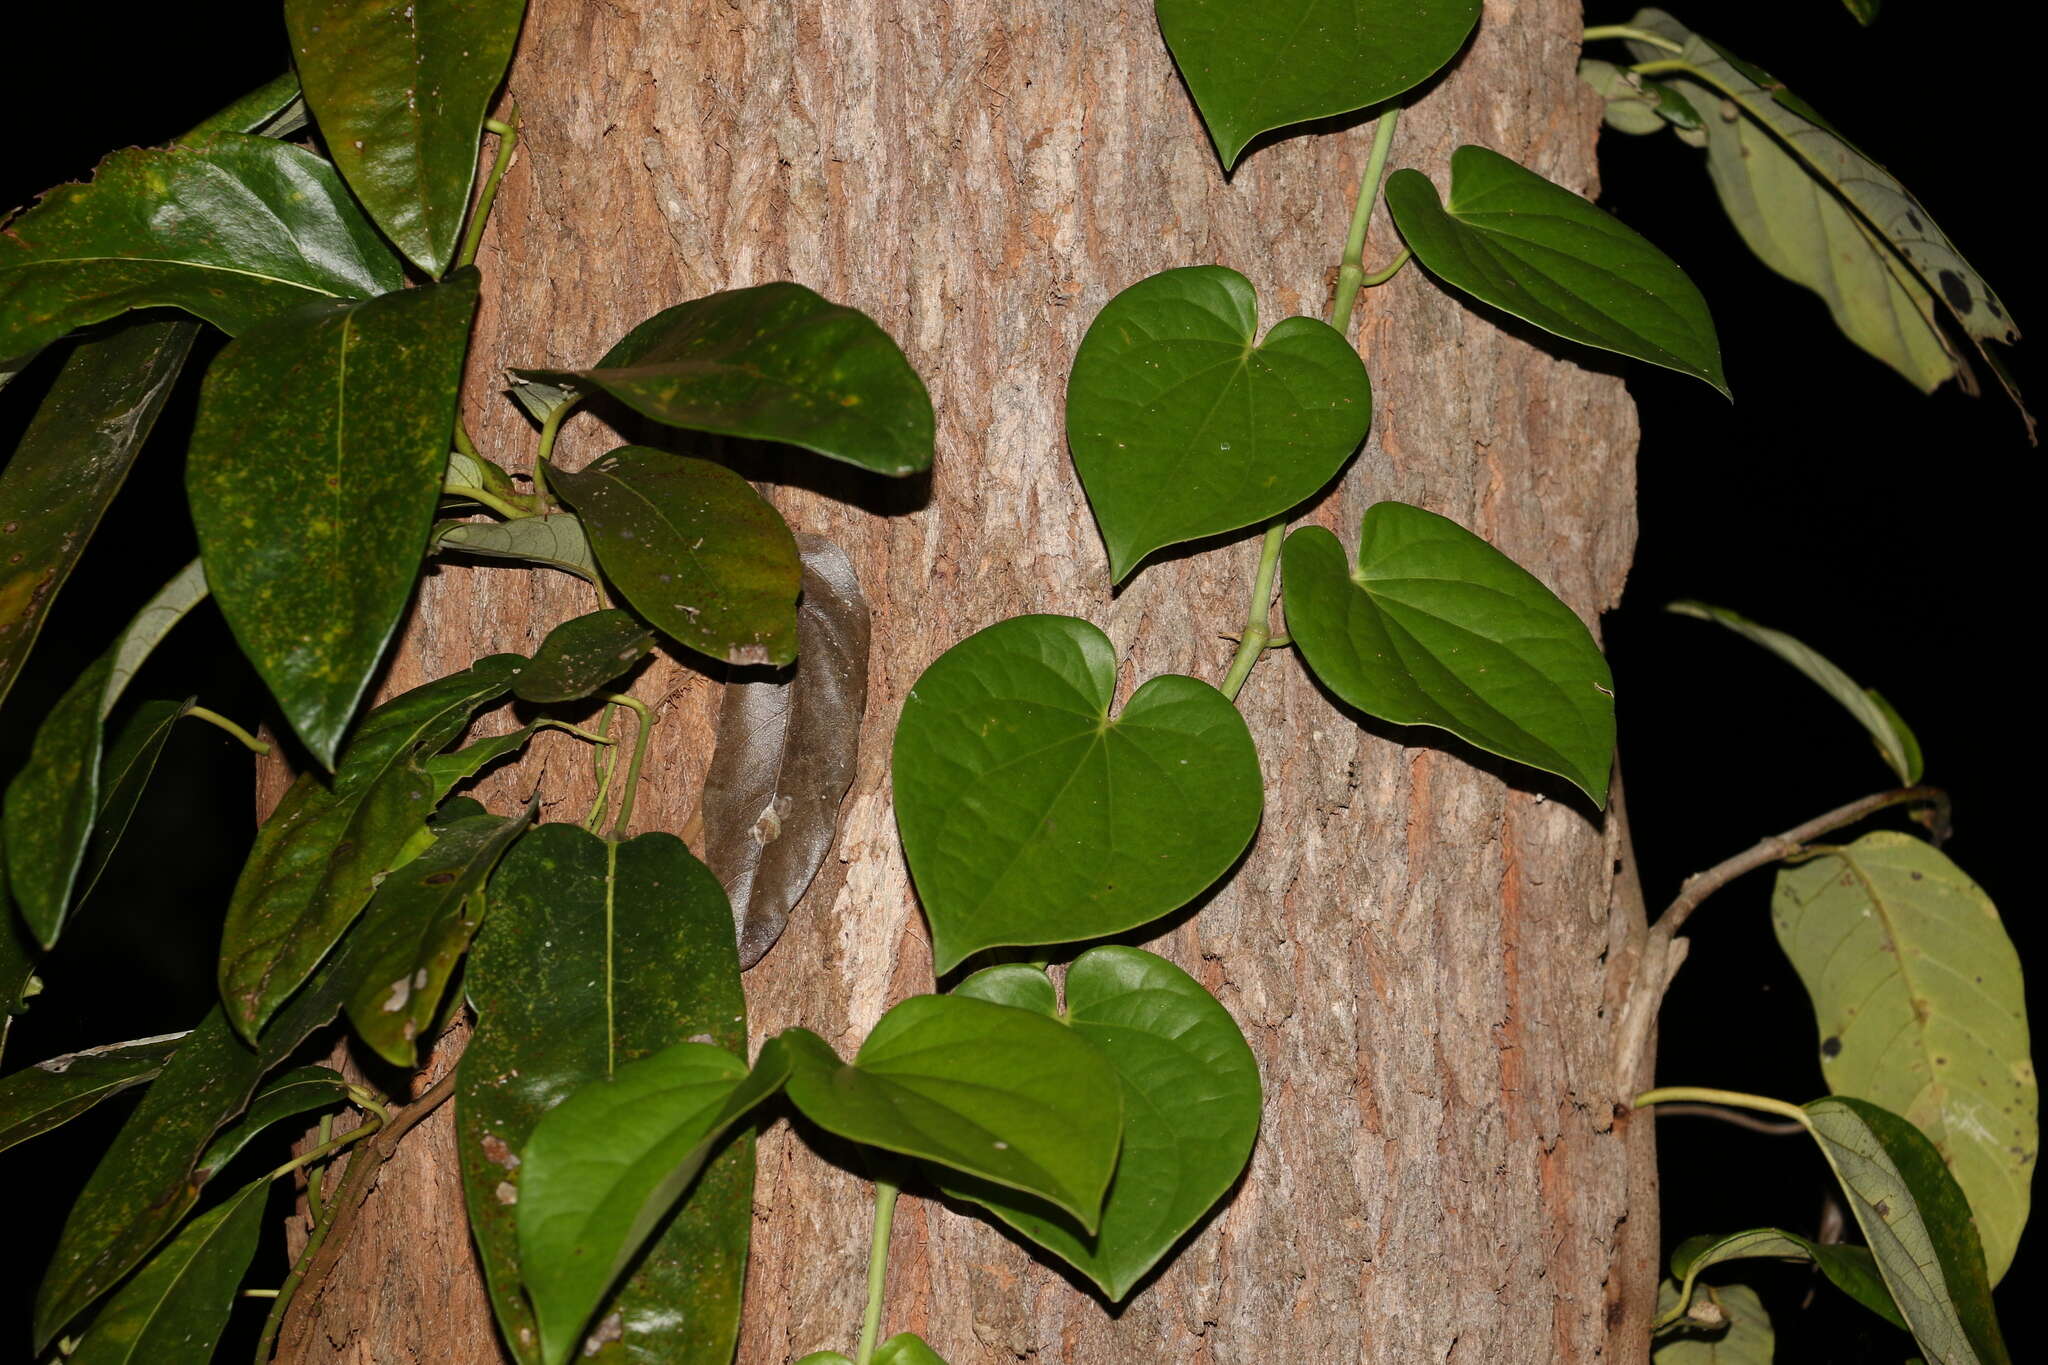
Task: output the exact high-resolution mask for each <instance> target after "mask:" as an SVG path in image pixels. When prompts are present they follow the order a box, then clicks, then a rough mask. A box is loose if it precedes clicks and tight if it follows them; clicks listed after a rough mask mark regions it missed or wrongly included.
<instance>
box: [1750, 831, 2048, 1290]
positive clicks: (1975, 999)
mask: <svg viewBox="0 0 2048 1365" xmlns="http://www.w3.org/2000/svg"><path fill="white" fill-rule="evenodd" d="M1771 922H1772V927H1773V928H1775V929H1776V931H1777V935H1778V943H1779V945H1780V946H1782V947H1783V948H1784V950H1785V956H1786V957H1788V958H1790V959H1791V962H1792V966H1793V968H1794V969H1795V970H1796V971H1797V972H1798V973H1799V979H1800V981H1801V982H1802V983H1804V985H1805V986H1806V991H1807V994H1808V995H1809V996H1811V997H1812V998H1813V1010H1814V1015H1815V1018H1816V1020H1817V1022H1818V1024H1819V1030H1820V1037H1821V1043H1820V1065H1821V1074H1822V1075H1823V1077H1825V1078H1826V1081H1827V1086H1828V1089H1829V1090H1830V1091H1831V1092H1833V1093H1835V1094H1837V1095H1854V1096H1856V1097H1857V1098H1859V1099H1862V1100H1867V1101H1869V1102H1870V1103H1872V1104H1878V1105H1883V1106H1884V1107H1885V1108H1886V1109H1889V1110H1892V1111H1894V1112H1896V1113H1899V1114H1902V1115H1904V1116H1905V1118H1906V1119H1907V1120H1908V1121H1909V1122H1911V1123H1912V1124H1914V1125H1915V1126H1916V1127H1917V1128H1918V1129H1919V1130H1920V1131H1921V1132H1924V1133H1925V1134H1926V1135H1927V1136H1928V1137H1929V1138H1930V1139H1932V1141H1933V1143H1934V1145H1935V1147H1936V1149H1938V1150H1939V1151H1940V1153H1941V1155H1942V1157H1943V1159H1944V1160H1946V1161H1947V1162H1948V1166H1949V1169H1950V1171H1952V1172H1953V1173H1954V1175H1955V1180H1956V1183H1957V1184H1958V1185H1959V1186H1961V1188H1962V1192H1963V1194H1964V1196H1965V1197H1966V1198H1967V1199H1968V1201H1969V1207H1970V1208H1971V1209H1972V1210H1974V1211H1975V1213H1976V1219H1977V1230H1978V1233H1979V1234H1980V1235H1981V1237H1982V1239H1983V1248H1984V1251H1983V1257H1984V1261H1985V1263H1986V1267H1987V1272H1988V1274H1989V1275H1990V1278H1991V1283H1993V1284H1996V1283H1997V1282H1998V1281H1999V1279H2000V1277H2002V1276H2003V1275H2004V1274H2005V1271H2006V1268H2007V1267H2008V1266H2009V1265H2010V1264H2011V1263H2012V1258H2013V1254H2014V1251H2015V1249H2016V1248H2017V1246H2018V1244H2019V1239H2020V1232H2021V1230H2022V1229H2023V1228H2024V1227H2025V1226H2026V1222H2027V1214H2028V1208H2029V1203H2030V1190H2031V1188H2032V1184H2033V1176H2034V1164H2035V1159H2036V1157H2037V1155H2038V1154H2039V1152H2040V1146H2041V1134H2040V1127H2039V1120H2038V1117H2037V1115H2038V1112H2039V1108H2040V1094H2039V1090H2038V1088H2037V1085H2036V1082H2035V1079H2034V1063H2033V1058H2032V1056H2031V1055H2030V1054H2029V1050H2028V1046H2029V1045H2028V1028H2027V1017H2026V1000H2025V993H2024V988H2023V983H2022V981H2021V977H2020V961H2019V954H2018V952H2017V951H2016V950H2015V949H2014V947H2013V943H2012V939H2011V938H2010V937H2009V936H2008V935H2007V933H2006V931H2005V927H2004V925H2002V924H2001V923H2000V922H1999V917H1998V910H1997V907H1995V906H1994V905H1992V903H1991V900H1990V898H1989V897H1987V896H1986V895H1985V894H1984V892H1983V891H1982V890H1980V889H1979V888H1978V886H1977V885H1976V883H1974V882H1972V881H1971V880H1970V878H1969V877H1968V876H1967V875H1966V874H1965V873H1964V872H1963V870H1962V869H1961V868H1959V867H1957V866H1956V865H1955V864H1954V863H1953V862H1951V861H1950V860H1949V859H1948V857H1947V856H1946V855H1945V854H1943V853H1942V852H1941V851H1940V850H1939V849H1937V848H1934V847H1933V846H1932V845H1930V844H1927V843H1924V842H1922V841H1921V840H1918V839H1915V838H1913V837H1911V836H1910V835H1905V834H1899V833H1895V832H1892V831H1889V830H1880V831H1877V832H1874V833H1871V834H1866V835H1864V836H1863V837H1862V838H1860V839H1858V840H1856V841H1855V842H1854V843H1852V844H1849V845H1848V846H1846V847H1841V848H1833V849H1830V850H1828V851H1826V852H1824V853H1821V854H1819V855H1818V856H1815V857H1813V858H1811V859H1809V860H1808V861H1805V862H1802V863H1800V864H1798V865H1797V866H1793V867H1787V868H1784V869H1783V870H1781V871H1780V872H1779V873H1778V882H1777V889H1776V891H1775V892H1774V894H1773V896H1772V901H1771Z"/></svg>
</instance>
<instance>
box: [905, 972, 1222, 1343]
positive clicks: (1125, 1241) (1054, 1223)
mask: <svg viewBox="0 0 2048 1365" xmlns="http://www.w3.org/2000/svg"><path fill="white" fill-rule="evenodd" d="M1066 993H1067V1007H1066V1010H1065V1011H1064V1012H1063V1013H1057V1014H1056V1007H1055V1005H1054V1002H1053V996H1052V983H1051V981H1049V980H1048V979H1047V978H1046V975H1045V973H1044V972H1042V971H1040V970H1038V969H1037V968H1035V967H1028V966H1023V965H1006V966H1001V967H990V968H989V969H987V970H986V971H981V972H976V973H975V974H974V975H973V976H970V977H968V978H967V980H965V981H963V982H961V983H960V985H959V986H958V987H957V988H956V989H955V991H954V994H955V995H963V996H972V997H974V998H977V999H982V1000H990V1001H993V1002H995V1003H997V1004H1004V1005H1013V1006H1017V1007H1019V1008H1024V1009H1035V1010H1038V1011H1040V1012H1041V1013H1044V1014H1047V1015H1055V1014H1056V1017H1057V1018H1059V1019H1060V1020H1061V1021H1062V1022H1063V1023H1065V1024H1067V1025H1068V1026H1069V1027H1071V1028H1072V1029H1073V1030H1074V1032H1076V1033H1078V1034H1079V1035H1080V1036H1081V1037H1083V1038H1085V1039H1086V1040H1087V1041H1088V1042H1090V1043H1092V1044H1094V1046H1095V1048H1096V1050H1097V1051H1099V1052H1100V1053H1101V1054H1102V1055H1103V1057H1104V1058H1105V1059H1107V1060H1108V1062H1109V1064H1110V1066H1112V1067H1113V1068H1115V1070H1116V1073H1117V1077H1118V1079H1119V1080H1120V1081H1122V1083H1123V1091H1124V1131H1123V1143H1122V1146H1121V1148H1120V1152H1119V1155H1118V1157H1117V1167H1116V1175H1115V1177H1114V1178H1113V1179H1112V1180H1111V1181H1110V1186H1109V1197H1108V1199H1107V1200H1106V1201H1105V1202H1104V1204H1103V1206H1102V1222H1101V1226H1100V1229H1099V1231H1098V1232H1097V1233H1096V1234H1095V1235H1094V1236H1092V1237H1091V1236H1089V1235H1088V1234H1086V1233H1084V1232H1082V1231H1081V1229H1080V1228H1078V1227H1076V1226H1075V1225H1074V1223H1073V1220H1071V1219H1069V1218H1066V1217H1064V1216H1062V1215H1061V1214H1060V1213H1059V1212H1058V1211H1057V1210H1055V1209H1053V1208H1051V1207H1050V1206H1048V1205H1045V1204H1042V1203H1039V1202H1038V1201H1037V1200H1032V1199H1027V1198H1022V1197H1020V1196H1018V1195H1017V1194H1016V1193H1015V1192H1014V1191H1011V1190H1004V1189H999V1188H996V1187H994V1186H990V1185H986V1184H982V1183H979V1182H969V1181H961V1180H958V1179H955V1178H948V1177H947V1176H945V1175H941V1176H940V1178H939V1186H940V1188H942V1189H944V1190H945V1191H946V1192H947V1193H948V1194H952V1195H955V1196H958V1197H960V1198H964V1199H971V1200H973V1201H974V1202H975V1203H978V1204H981V1205H983V1206H984V1207H986V1208H987V1209H989V1210H990V1211H991V1212H993V1213H994V1214H995V1215H996V1216H997V1217H999V1218H1001V1219H1002V1220H1003V1221H1004V1222H1005V1223H1008V1224H1009V1225H1010V1226H1011V1227H1013V1228H1015V1229H1016V1230H1017V1231H1018V1232H1021V1233H1023V1234H1024V1235H1025V1236H1026V1237H1029V1238H1030V1239H1031V1240H1032V1241H1034V1242H1036V1243H1038V1244H1039V1245H1040V1246H1042V1247H1044V1248H1046V1249H1047V1250H1049V1251H1051V1252H1053V1253H1054V1254H1055V1255H1058V1256H1059V1257H1061V1258H1062V1259H1063V1260H1065V1261H1066V1262H1067V1263H1068V1264H1069V1265H1071V1266H1073V1267H1074V1268H1075V1269H1076V1270H1078V1271H1080V1272H1081V1273H1082V1274H1084V1275H1086V1276H1087V1277H1088V1278H1089V1279H1091V1280H1093V1281H1094V1282H1095V1283H1096V1284H1097V1285H1098V1286H1100V1288H1101V1289H1102V1292H1103V1293H1104V1294H1105V1295H1107V1296H1108V1297H1109V1299H1110V1300H1111V1301H1112V1302H1122V1301H1123V1300H1124V1299H1125V1298H1126V1297H1127V1296H1128V1295H1129V1294H1130V1293H1131V1291H1132V1290H1133V1289H1134V1288H1135V1287H1136V1286H1137V1284H1138V1282H1139V1281H1140V1280H1142V1279H1144V1277H1145V1275H1146V1274H1147V1273H1148V1272H1150V1271H1151V1269H1152V1267H1153V1266H1155V1265H1157V1264H1159V1262H1160V1261H1161V1260H1162V1259H1163V1258H1164V1257H1165V1256H1166V1254H1167V1253H1168V1252H1169V1251H1170V1250H1172V1248H1173V1246H1174V1244H1175V1243H1176V1242H1178V1241H1179V1240H1180V1239H1181V1238H1182V1237H1183V1236H1185V1235H1186V1234H1187V1231H1188V1229H1190V1228H1192V1227H1193V1226H1194V1225H1195V1224H1196V1223H1197V1222H1199V1221H1200V1220H1201V1218H1202V1216H1203V1215H1204V1214H1206V1213H1207V1212H1208V1211H1209V1209H1210V1208H1211V1207H1212V1206H1213V1205H1214V1204H1215V1203H1216V1201H1217V1200H1218V1199H1220V1198H1222V1197H1223V1195H1224V1193H1225V1192H1226V1191H1228V1190H1229V1189H1230V1187H1231V1186H1232V1185H1233V1184H1235V1183H1236V1181H1237V1178H1238V1176H1239V1175H1240V1174H1242V1172H1243V1171H1244V1166H1245V1162H1246V1161H1248V1160H1250V1159H1251V1153H1252V1142H1253V1140H1254V1139H1255V1138H1257V1136H1258V1132H1259V1102H1260V1101H1259V1067H1258V1062H1257V1061H1256V1060H1255V1059H1254V1058H1253V1057H1252V1050H1251V1048H1250V1047H1248V1046H1247V1045H1246V1044H1245V1041H1244V1035H1243V1034H1242V1033H1240V1032H1239V1031H1238V1028H1237V1024H1236V1022H1235V1021H1234V1020H1232V1019H1231V1017H1230V1012H1229V1011H1228V1010H1225V1009H1224V1008H1223V1006H1222V1005H1220V1004H1218V1003H1217V1002H1216V998H1215V997H1214V996H1212V995H1210V994H1209V992H1207V991H1206V990H1203V989H1202V987H1201V985H1200V983H1198V982H1197V981H1196V980H1195V979H1194V978H1193V977H1191V976H1189V975H1188V974H1187V973H1186V972H1184V971H1182V970H1181V969H1180V968H1178V967H1176V966H1174V965H1173V964H1172V963H1171V962H1168V961H1167V960H1166V959H1165V958H1163V957H1155V956H1154V955H1153V954H1151V953H1147V952H1143V951H1140V950H1139V949H1136V948H1122V947H1108V948H1095V949H1091V950H1090V951H1088V952H1086V953H1083V954H1082V955H1081V956H1080V958H1078V959H1077V960H1076V961H1075V962H1074V965H1073V967H1072V968H1071V969H1070V970H1069V971H1068V973H1067V978H1066Z"/></svg>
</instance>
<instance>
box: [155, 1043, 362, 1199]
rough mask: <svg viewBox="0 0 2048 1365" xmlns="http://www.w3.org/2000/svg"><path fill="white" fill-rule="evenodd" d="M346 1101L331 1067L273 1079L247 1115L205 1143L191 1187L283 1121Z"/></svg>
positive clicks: (345, 1086)
mask: <svg viewBox="0 0 2048 1365" xmlns="http://www.w3.org/2000/svg"><path fill="white" fill-rule="evenodd" d="M348 1097H349V1085H348V1082H347V1081H346V1080H344V1079H343V1078H342V1075H341V1073H340V1072H339V1071H336V1070H334V1069H332V1068H331V1067H324V1066H301V1067H295V1068H294V1069H292V1070H290V1071H287V1072H285V1073H283V1074H282V1075H279V1076H275V1077H273V1078H272V1079H271V1080H270V1081H269V1082H268V1083H266V1084H265V1085H264V1086H263V1088H262V1089H260V1090H258V1091H257V1092H256V1094H255V1096H254V1098H252V1099H251V1100H250V1101H249V1108H248V1112H247V1113H245V1114H243V1115H242V1117H241V1118H239V1119H238V1120H236V1121H235V1122H234V1123H232V1124H230V1125H229V1126H228V1127H226V1128H223V1129H222V1130H221V1131H220V1132H219V1133H217V1134H215V1135H214V1138H213V1140H212V1141H211V1142H209V1143H207V1145H206V1152H205V1155H203V1156H201V1157H200V1158H199V1164H198V1165H197V1166H195V1167H194V1168H193V1170H192V1183H193V1184H195V1185H203V1184H204V1183H206V1182H207V1181H209V1180H211V1179H213V1178H214V1177H215V1176H217V1175H219V1174H220V1173H221V1172H222V1171H223V1170H226V1169H227V1166H228V1163H230V1162H232V1161H233V1160H234V1159H235V1158H236V1157H238V1156H240V1155H241V1154H242V1153H243V1152H244V1151H245V1150H247V1149H248V1146H249V1144H250V1143H251V1142H253V1141H255V1140H256V1139H257V1138H258V1137H260V1136H262V1135H263V1133H264V1132H265V1131H267V1130H269V1129H271V1128H275V1127H276V1126H277V1125H278V1124H280V1123H283V1122H284V1121H285V1120H286V1119H292V1118H297V1117H298V1116H299V1115H301V1114H311V1113H314V1112H316V1111H318V1110H322V1109H332V1108H334V1107H336V1106H337V1105H339V1104H341V1103H342V1102H343V1101H345V1100H347V1099H348Z"/></svg>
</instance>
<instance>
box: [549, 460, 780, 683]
mask: <svg viewBox="0 0 2048 1365" xmlns="http://www.w3.org/2000/svg"><path fill="white" fill-rule="evenodd" d="M548 481H549V483H551V484H552V485H553V486H554V488H555V490H556V491H557V492H559V493H560V494H561V495H562V496H563V497H564V498H566V499H568V501H569V503H570V504H571V505H572V506H573V507H575V509H576V511H577V513H578V514H579V515H580V516H581V517H582V519H583V527H584V530H585V531H586V532H587V533H588V535H589V537H590V542H591V546H592V548H593V549H594V550H596V552H597V562H598V564H599V565H600V566H602V568H603V569H604V573H605V577H606V578H608V579H609V580H611V582H612V584H613V585H614V586H616V587H617V588H618V590H619V592H620V594H621V595H622V596H624V597H625V599H626V600H627V601H628V602H630V603H632V604H633V609H634V610H635V611H637V612H639V613H640V614H641V615H642V616H643V617H645V618H646V619H647V620H649V621H651V622H653V623H654V624H655V625H656V626H658V627H660V628H661V629H662V631H663V632H665V633H666V634H667V635H669V636H670V637H671V638H672V639H674V640H676V641H677V642H678V643H680V644H683V645H687V646H688V647H690V648H691V649H694V650H696V651H697V652H698V653H699V654H703V655H705V656H707V657H709V658H713V659H717V660H720V661H721V662H725V663H735V664H786V663H788V662H789V661H790V660H791V659H794V658H795V657H796V599H797V592H798V588H799V585H800V583H801V580H802V577H803V567H802V564H801V563H800V561H799V559H798V556H797V548H796V540H795V539H794V538H793V537H792V536H791V535H790V532H789V527H788V526H787V525H785V524H784V522H783V520H782V516H781V514H780V513H778V512H777V511H776V510H775V508H774V507H773V506H771V505H770V504H769V502H768V500H767V499H766V498H763V497H762V496H761V495H760V494H759V493H756V492H755V491H754V489H753V486H752V485H751V484H749V483H748V482H747V481H746V480H745V479H743V478H741V477H740V476H739V475H737V474H735V473H733V472H732V471H731V470H730V469H727V468H726V467H725V466H724V465H720V464H713V463H712V462H711V461H709V460H699V459H693V458H691V457H690V456H687V455H672V454H670V453H669V452H668V451H665V450H654V449H652V448H650V447H647V446H621V447H619V448H618V449H617V450H614V451H612V452H611V453H610V454H609V455H601V456H599V457H598V458H597V459H595V460H593V461H591V462H590V464H589V465H587V466H585V467H584V468H583V469H581V470H578V471H577V472H575V473H573V474H570V473H565V472H563V471H560V470H551V471H550V472H549V474H548Z"/></svg>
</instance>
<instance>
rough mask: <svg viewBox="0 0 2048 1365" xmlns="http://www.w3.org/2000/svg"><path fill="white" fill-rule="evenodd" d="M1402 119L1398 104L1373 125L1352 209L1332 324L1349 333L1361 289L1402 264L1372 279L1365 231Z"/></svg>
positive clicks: (1333, 308) (1332, 304)
mask: <svg viewBox="0 0 2048 1365" xmlns="http://www.w3.org/2000/svg"><path fill="white" fill-rule="evenodd" d="M1400 121H1401V106H1400V105H1398V104H1397V105H1394V106H1392V107H1390V108H1389V109H1388V110H1387V112H1386V113H1384V114H1381V115H1380V116H1379V119H1378V121H1377V122H1375V123H1374V124H1373V128H1372V152H1371V154H1370V155H1368V156H1367V158H1366V162H1365V179H1364V180H1363V181H1361V182H1359V186H1358V202H1357V204H1356V205H1354V206H1353V207H1352V210H1351V231H1350V233H1349V234H1348V235H1347V236H1346V237H1345V238H1344V259H1343V262H1342V263H1341V264H1340V265H1339V266H1338V267H1337V297H1336V298H1335V299H1333V300H1331V302H1330V325H1331V326H1332V327H1335V328H1336V329H1337V330H1338V331H1340V332H1344V333H1346V334H1348V333H1349V332H1350V329H1351V310H1352V309H1353V308H1354V307H1355V306H1356V305H1357V303H1358V291H1359V290H1360V289H1361V288H1362V287H1364V286H1365V285H1366V284H1368V283H1373V284H1377V283H1380V282H1381V281H1382V280H1386V279H1391V278H1392V277H1393V272H1394V270H1398V269H1399V268H1400V266H1401V262H1400V261H1396V262H1395V264H1394V266H1393V268H1392V269H1390V270H1387V271H1386V272H1384V273H1382V274H1380V275H1378V276H1376V277H1374V278H1372V279H1370V280H1369V279H1368V278H1367V276H1366V273H1365V234H1366V231H1367V229H1369V228H1370V227H1371V226H1372V209H1373V205H1375V204H1377V203H1378V202H1379V198H1380V179H1381V177H1382V176H1384V175H1385V174H1386V171H1387V152H1388V151H1389V150H1390V149H1391V148H1392V147H1393V145H1394V128H1395V126H1396V125H1397V124H1399V123H1400ZM1405 258H1406V253H1403V259H1404V260H1405Z"/></svg>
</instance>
